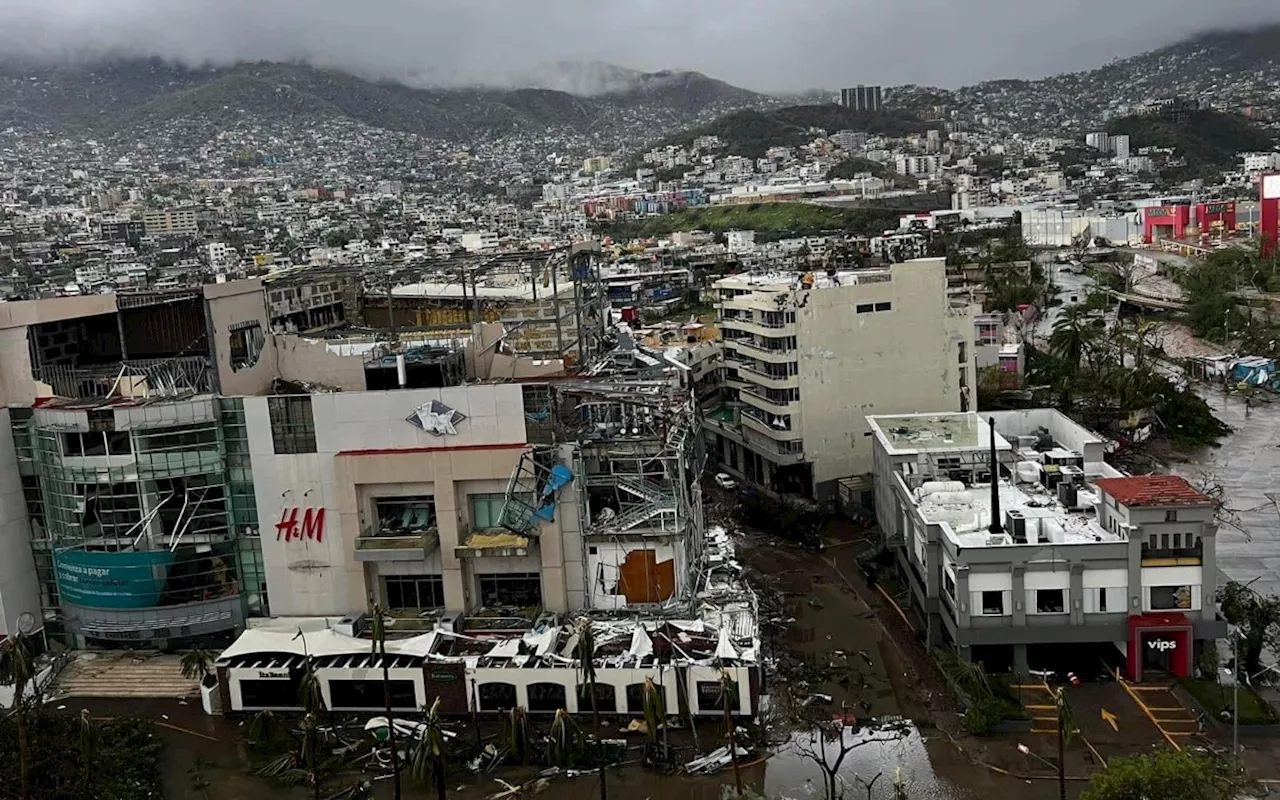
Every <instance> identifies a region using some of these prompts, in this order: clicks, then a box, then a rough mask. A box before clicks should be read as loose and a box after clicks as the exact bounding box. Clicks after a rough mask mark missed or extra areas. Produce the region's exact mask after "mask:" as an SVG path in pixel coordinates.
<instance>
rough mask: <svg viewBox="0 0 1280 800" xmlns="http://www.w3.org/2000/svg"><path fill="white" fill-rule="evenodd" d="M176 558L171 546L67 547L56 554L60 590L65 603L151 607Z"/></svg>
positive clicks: (157, 603) (107, 606)
mask: <svg viewBox="0 0 1280 800" xmlns="http://www.w3.org/2000/svg"><path fill="white" fill-rule="evenodd" d="M174 560H175V556H174V554H173V553H171V552H169V551H168V550H158V551H147V552H124V553H104V552H97V551H89V550H64V551H62V552H61V553H58V554H57V555H56V556H54V571H55V572H56V574H57V578H58V593H59V595H60V596H61V598H62V602H64V603H69V604H71V605H79V606H87V607H89V608H150V607H152V606H156V605H159V604H160V598H161V596H162V595H163V594H164V587H165V583H166V582H167V581H168V578H169V567H170V566H172V565H173V562H174Z"/></svg>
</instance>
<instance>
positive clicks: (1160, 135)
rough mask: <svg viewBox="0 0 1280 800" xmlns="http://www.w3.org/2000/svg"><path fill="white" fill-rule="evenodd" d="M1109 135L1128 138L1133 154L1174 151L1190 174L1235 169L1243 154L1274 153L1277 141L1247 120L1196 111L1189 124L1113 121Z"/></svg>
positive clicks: (1156, 120) (1161, 120) (1138, 118)
mask: <svg viewBox="0 0 1280 800" xmlns="http://www.w3.org/2000/svg"><path fill="white" fill-rule="evenodd" d="M1107 132H1108V133H1111V134H1113V135H1115V134H1128V136H1129V139H1130V143H1129V144H1130V150H1131V151H1135V152H1136V150H1137V149H1138V148H1142V147H1170V148H1173V150H1174V154H1175V156H1177V157H1178V158H1179V159H1184V160H1185V161H1186V170H1187V172H1188V173H1189V174H1197V173H1200V172H1202V171H1205V170H1212V171H1221V170H1225V169H1231V168H1232V167H1234V166H1236V165H1237V164H1238V162H1239V154H1240V153H1249V152H1256V151H1259V150H1270V149H1272V148H1273V147H1274V146H1275V144H1276V142H1275V138H1274V137H1273V136H1271V135H1270V134H1269V133H1267V132H1266V131H1265V130H1263V129H1262V128H1260V127H1258V126H1257V125H1255V124H1253V123H1252V122H1250V121H1249V120H1247V119H1245V118H1244V117H1241V116H1238V115H1235V114H1223V113H1219V112H1217V111H1194V112H1192V113H1191V114H1190V115H1189V117H1188V119H1187V120H1186V121H1185V122H1180V123H1179V122H1173V121H1171V120H1169V119H1165V118H1162V117H1158V116H1127V117H1120V118H1118V119H1113V120H1111V121H1110V122H1109V123H1108V124H1107Z"/></svg>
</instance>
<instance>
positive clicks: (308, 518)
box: [276, 506, 324, 542]
mask: <svg viewBox="0 0 1280 800" xmlns="http://www.w3.org/2000/svg"><path fill="white" fill-rule="evenodd" d="M299 517H301V519H299ZM280 539H284V540H285V541H286V542H291V541H293V540H294V539H311V540H312V541H316V542H323V541H324V509H323V508H307V509H302V508H298V507H297V506H293V507H288V506H286V507H285V508H283V509H281V510H280V521H279V522H277V523H276V541H279V540H280Z"/></svg>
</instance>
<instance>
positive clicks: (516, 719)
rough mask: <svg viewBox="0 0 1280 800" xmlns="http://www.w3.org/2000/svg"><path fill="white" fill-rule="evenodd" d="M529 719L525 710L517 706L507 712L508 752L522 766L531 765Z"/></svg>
mask: <svg viewBox="0 0 1280 800" xmlns="http://www.w3.org/2000/svg"><path fill="white" fill-rule="evenodd" d="M529 739H530V736H529V717H528V715H527V714H525V712H524V709H523V708H522V707H520V706H516V707H515V708H513V709H511V710H510V711H509V712H507V752H508V753H510V754H511V755H512V757H514V758H515V759H516V760H517V761H519V762H520V765H521V766H526V765H528V763H529Z"/></svg>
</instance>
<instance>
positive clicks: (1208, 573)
mask: <svg viewBox="0 0 1280 800" xmlns="http://www.w3.org/2000/svg"><path fill="white" fill-rule="evenodd" d="M1210 530H1211V529H1210V528H1209V526H1207V525H1206V526H1205V532H1204V533H1203V534H1202V535H1201V546H1200V549H1201V551H1202V553H1203V555H1201V556H1200V618H1201V619H1203V620H1205V621H1206V622H1212V621H1213V620H1214V618H1215V617H1216V616H1217V612H1218V604H1217V602H1215V600H1214V598H1215V597H1216V596H1217V594H1218V554H1217V550H1216V547H1217V544H1218V534H1217V531H1213V532H1212V533H1209V531H1210Z"/></svg>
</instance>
